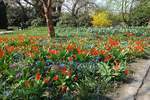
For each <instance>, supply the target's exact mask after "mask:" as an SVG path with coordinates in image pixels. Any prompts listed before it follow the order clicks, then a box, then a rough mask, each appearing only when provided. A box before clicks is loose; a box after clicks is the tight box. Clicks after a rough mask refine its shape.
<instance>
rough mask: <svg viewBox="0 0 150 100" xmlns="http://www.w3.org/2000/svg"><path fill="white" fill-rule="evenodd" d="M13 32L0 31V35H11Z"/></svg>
mask: <svg viewBox="0 0 150 100" xmlns="http://www.w3.org/2000/svg"><path fill="white" fill-rule="evenodd" d="M12 32H13V31H0V35H1V34H8V33H12Z"/></svg>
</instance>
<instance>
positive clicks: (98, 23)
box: [91, 11, 112, 27]
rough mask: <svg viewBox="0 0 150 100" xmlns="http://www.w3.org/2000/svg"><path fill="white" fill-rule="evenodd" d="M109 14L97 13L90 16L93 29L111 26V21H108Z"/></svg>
mask: <svg viewBox="0 0 150 100" xmlns="http://www.w3.org/2000/svg"><path fill="white" fill-rule="evenodd" d="M108 16H109V14H108V13H107V12H104V11H103V12H98V13H96V14H95V15H93V16H92V22H91V23H92V25H93V26H95V27H106V26H110V25H111V24H112V21H111V20H110V19H109V17H108Z"/></svg>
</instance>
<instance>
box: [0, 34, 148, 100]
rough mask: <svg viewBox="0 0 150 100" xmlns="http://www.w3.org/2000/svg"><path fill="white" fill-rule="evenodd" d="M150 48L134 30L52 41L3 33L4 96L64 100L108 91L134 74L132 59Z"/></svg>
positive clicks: (0, 72)
mask: <svg viewBox="0 0 150 100" xmlns="http://www.w3.org/2000/svg"><path fill="white" fill-rule="evenodd" d="M146 48H148V42H147V38H142V37H137V36H135V35H131V33H125V34H117V35H114V36H111V35H108V36H97V38H87V37H84V38H83V37H82V38H80V37H77V36H74V37H73V38H71V39H68V38H65V39H64V40H51V41H50V40H48V39H46V37H44V36H43V37H42V36H24V35H20V36H13V37H0V82H1V85H0V98H3V99H4V98H6V99H9V98H12V99H37V98H41V99H42V98H49V99H61V98H62V97H66V98H67V97H70V98H76V97H79V96H80V97H85V95H87V94H90V93H96V94H103V93H106V92H107V88H108V87H110V86H111V84H112V83H113V82H116V81H122V80H124V79H126V78H127V75H128V74H129V71H128V68H127V62H128V61H130V60H131V59H134V58H135V57H138V56H141V55H143V54H144V53H145V50H146Z"/></svg>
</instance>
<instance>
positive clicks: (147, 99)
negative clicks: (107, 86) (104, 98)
mask: <svg viewBox="0 0 150 100" xmlns="http://www.w3.org/2000/svg"><path fill="white" fill-rule="evenodd" d="M129 67H130V68H131V69H132V70H133V71H134V72H133V76H132V78H131V79H129V81H128V82H126V83H125V84H123V85H121V87H120V88H119V89H118V90H116V92H115V93H113V94H111V96H112V98H113V100H150V58H149V59H138V60H136V61H135V62H133V63H131V64H129Z"/></svg>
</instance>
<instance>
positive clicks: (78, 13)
mask: <svg viewBox="0 0 150 100" xmlns="http://www.w3.org/2000/svg"><path fill="white" fill-rule="evenodd" d="M97 7H98V6H97V5H96V3H95V0H66V1H65V3H63V10H64V11H65V14H66V12H67V15H68V16H66V15H65V17H67V18H66V20H64V19H62V23H63V21H65V22H64V23H66V22H67V21H68V22H67V23H68V24H69V25H70V26H80V25H85V23H87V24H88V23H89V22H90V21H89V20H90V16H89V14H90V13H92V11H93V10H94V9H96V8H97ZM82 22H83V23H82Z"/></svg>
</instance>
